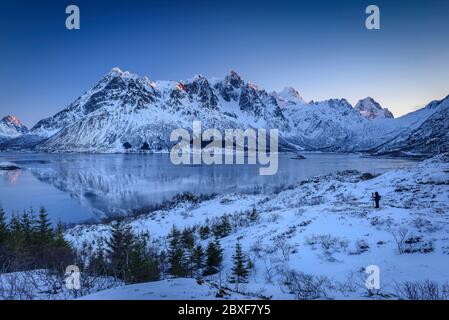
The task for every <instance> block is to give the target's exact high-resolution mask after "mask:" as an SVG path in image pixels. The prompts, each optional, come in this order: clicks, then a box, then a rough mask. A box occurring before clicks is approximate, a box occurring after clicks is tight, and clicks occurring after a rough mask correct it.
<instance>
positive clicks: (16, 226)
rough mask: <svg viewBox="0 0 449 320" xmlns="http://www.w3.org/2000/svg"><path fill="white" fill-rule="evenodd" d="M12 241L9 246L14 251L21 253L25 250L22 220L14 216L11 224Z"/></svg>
mask: <svg viewBox="0 0 449 320" xmlns="http://www.w3.org/2000/svg"><path fill="white" fill-rule="evenodd" d="M9 230H10V239H9V241H8V242H9V246H10V248H11V249H12V250H13V251H20V250H21V249H22V248H23V243H24V239H23V234H22V226H21V225H20V219H19V217H18V216H17V215H13V216H12V218H11V221H10V222H9Z"/></svg>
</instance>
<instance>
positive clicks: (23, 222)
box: [20, 209, 36, 250]
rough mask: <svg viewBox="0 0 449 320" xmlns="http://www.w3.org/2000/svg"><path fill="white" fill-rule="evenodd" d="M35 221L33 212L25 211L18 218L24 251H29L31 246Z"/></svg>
mask: <svg viewBox="0 0 449 320" xmlns="http://www.w3.org/2000/svg"><path fill="white" fill-rule="evenodd" d="M35 222H36V221H35V220H34V213H33V210H31V209H30V210H29V211H25V212H24V213H23V214H22V216H21V217H20V228H21V230H22V237H23V241H24V246H25V249H27V250H28V249H30V247H31V246H32V242H33V238H34V232H35V230H36V229H35Z"/></svg>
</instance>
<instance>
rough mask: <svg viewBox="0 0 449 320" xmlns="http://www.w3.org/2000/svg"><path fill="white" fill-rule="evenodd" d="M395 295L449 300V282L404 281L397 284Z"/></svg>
mask: <svg viewBox="0 0 449 320" xmlns="http://www.w3.org/2000/svg"><path fill="white" fill-rule="evenodd" d="M396 291H397V295H398V297H399V298H400V299H406V300H449V284H448V283H445V284H443V285H439V284H438V283H437V282H433V281H430V280H426V281H424V282H418V281H415V282H410V281H407V282H404V283H402V284H399V285H397V290H396Z"/></svg>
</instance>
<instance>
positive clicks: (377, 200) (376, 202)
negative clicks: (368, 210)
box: [371, 191, 382, 209]
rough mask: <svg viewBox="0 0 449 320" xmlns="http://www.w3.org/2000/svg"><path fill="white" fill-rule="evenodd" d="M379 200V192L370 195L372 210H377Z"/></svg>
mask: <svg viewBox="0 0 449 320" xmlns="http://www.w3.org/2000/svg"><path fill="white" fill-rule="evenodd" d="M381 198H382V197H381V196H380V194H379V192H377V191H376V192H374V193H373V194H372V195H371V199H372V200H373V201H374V208H376V209H379V202H380V199H381Z"/></svg>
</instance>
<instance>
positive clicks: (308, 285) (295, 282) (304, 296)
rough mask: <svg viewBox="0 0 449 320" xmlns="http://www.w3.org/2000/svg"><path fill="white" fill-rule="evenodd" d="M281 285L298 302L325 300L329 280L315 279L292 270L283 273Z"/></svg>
mask: <svg viewBox="0 0 449 320" xmlns="http://www.w3.org/2000/svg"><path fill="white" fill-rule="evenodd" d="M282 283H283V285H284V286H285V287H287V288H288V290H289V292H290V293H291V294H293V295H294V296H295V298H296V299H298V300H313V299H326V298H328V294H327V291H328V290H329V288H331V283H330V280H329V279H328V278H326V277H316V276H313V275H310V274H305V273H302V272H297V271H294V270H289V271H286V272H285V273H284V276H283V281H282Z"/></svg>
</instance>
